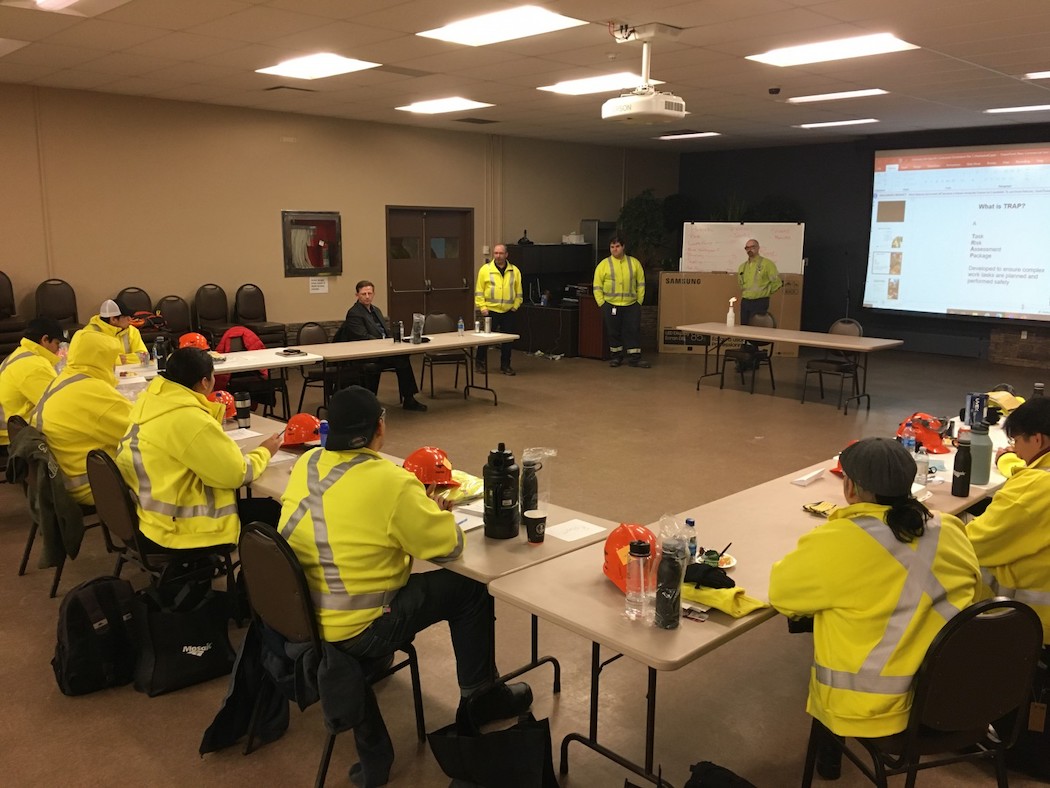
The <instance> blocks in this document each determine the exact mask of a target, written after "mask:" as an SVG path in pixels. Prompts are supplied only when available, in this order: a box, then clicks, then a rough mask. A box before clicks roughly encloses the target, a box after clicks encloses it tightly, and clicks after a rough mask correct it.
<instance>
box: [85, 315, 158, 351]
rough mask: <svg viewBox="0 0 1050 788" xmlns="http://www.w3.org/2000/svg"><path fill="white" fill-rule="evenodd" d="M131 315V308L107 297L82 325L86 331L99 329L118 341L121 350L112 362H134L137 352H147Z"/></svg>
mask: <svg viewBox="0 0 1050 788" xmlns="http://www.w3.org/2000/svg"><path fill="white" fill-rule="evenodd" d="M131 315H132V312H131V310H130V309H128V307H126V306H125V305H124V304H123V303H121V302H120V301H114V300H113V299H108V300H106V301H103V302H102V306H100V307H99V309H98V314H97V315H95V316H94V317H93V318H91V320H89V321H88V324H87V325H86V326H84V329H85V330H86V331H99V332H101V333H103V334H106V335H107V336H111V337H113V338H114V339H116V340H117V341H118V342H120V346H121V352H120V353H118V354H117V358H116V360H115V361H114V364H135V363H137V362H138V360H139V353H147V354H148V353H149V351H148V350H146V343H145V342H143V341H142V334H140V333H139V330H138V329H137V328H135V326H133V325H132V324H131Z"/></svg>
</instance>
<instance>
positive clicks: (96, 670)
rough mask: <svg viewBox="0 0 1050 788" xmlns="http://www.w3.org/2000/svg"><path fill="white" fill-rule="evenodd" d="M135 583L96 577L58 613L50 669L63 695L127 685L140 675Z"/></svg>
mask: <svg viewBox="0 0 1050 788" xmlns="http://www.w3.org/2000/svg"><path fill="white" fill-rule="evenodd" d="M134 596H135V595H134V593H133V591H132V589H131V583H129V582H128V581H127V580H121V579H120V578H117V577H96V578H95V579H94V580H88V581H87V582H86V583H81V584H80V585H78V586H77V587H76V588H74V589H72V590H71V591H70V592H69V593H68V594H66V596H65V598H64V599H63V600H62V606H61V607H60V608H59V611H58V644H57V645H56V646H55V658H54V659H52V660H51V667H52V668H54V670H55V679H56V680H57V681H58V688H59V689H60V690H62V693H63V694H64V695H86V694H87V693H89V692H95V691H97V690H100V689H105V688H106V687H119V686H121V685H123V684H127V683H129V682H130V681H131V679H132V678H133V677H134V675H135V662H136V660H137V659H138V645H137V644H138V640H137V635H136V630H135V622H134V620H133V618H134V613H133V610H134V608H133V604H132V602H133V599H134Z"/></svg>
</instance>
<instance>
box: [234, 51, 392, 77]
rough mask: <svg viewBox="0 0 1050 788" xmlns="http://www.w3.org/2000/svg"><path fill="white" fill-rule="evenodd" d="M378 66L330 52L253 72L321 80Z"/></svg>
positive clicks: (287, 61) (295, 59) (288, 61)
mask: <svg viewBox="0 0 1050 788" xmlns="http://www.w3.org/2000/svg"><path fill="white" fill-rule="evenodd" d="M378 65H380V64H379V63H369V62H368V61H367V60H354V59H353V58H349V57H343V56H342V55H334V54H332V53H331V52H318V53H317V54H316V55H306V56H304V57H297V58H293V59H291V60H285V61H284V62H283V63H278V64H277V65H276V66H270V67H269V68H257V69H255V71H256V73H258V74H275V75H276V76H279V77H292V78H294V79H323V78H324V77H334V76H335V75H336V74H349V73H350V72H352V71H363V70H364V69H366V68H375V67H376V66H378Z"/></svg>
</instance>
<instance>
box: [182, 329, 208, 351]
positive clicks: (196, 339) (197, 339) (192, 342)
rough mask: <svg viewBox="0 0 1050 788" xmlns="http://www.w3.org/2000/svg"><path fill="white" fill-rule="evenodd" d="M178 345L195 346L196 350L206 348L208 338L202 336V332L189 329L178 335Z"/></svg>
mask: <svg viewBox="0 0 1050 788" xmlns="http://www.w3.org/2000/svg"><path fill="white" fill-rule="evenodd" d="M179 347H180V348H184V347H195V348H197V349H198V350H208V340H207V339H205V338H204V334H198V333H197V332H196V331H191V332H190V333H188V334H183V335H182V336H181V337H179Z"/></svg>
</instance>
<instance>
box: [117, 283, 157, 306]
mask: <svg viewBox="0 0 1050 788" xmlns="http://www.w3.org/2000/svg"><path fill="white" fill-rule="evenodd" d="M117 300H118V301H120V302H121V303H122V304H124V306H126V307H127V308H128V309H130V310H131V311H132V312H152V311H153V301H151V300H150V297H149V293H147V292H146V291H145V290H143V289H142V288H141V287H125V288H124V289H123V290H121V291H120V292H119V293H117Z"/></svg>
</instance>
